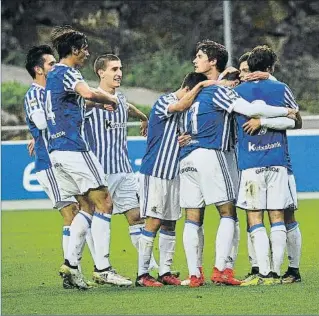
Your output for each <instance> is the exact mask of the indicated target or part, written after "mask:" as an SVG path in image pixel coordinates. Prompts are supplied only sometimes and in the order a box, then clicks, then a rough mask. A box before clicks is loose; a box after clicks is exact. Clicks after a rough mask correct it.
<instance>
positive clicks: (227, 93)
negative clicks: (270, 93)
mask: <svg viewBox="0 0 319 316" xmlns="http://www.w3.org/2000/svg"><path fill="white" fill-rule="evenodd" d="M213 102H214V103H215V104H216V105H217V106H219V107H221V108H222V109H224V110H226V111H227V112H229V113H231V112H232V111H234V112H236V113H239V114H242V115H245V116H248V117H262V116H264V117H279V116H289V117H292V118H295V114H296V112H297V111H296V110H295V109H291V108H285V107H277V106H270V105H267V104H265V102H264V101H262V100H260V101H259V100H256V101H254V104H252V103H250V102H248V101H246V100H245V99H243V98H241V97H240V96H239V95H238V93H237V92H235V91H234V90H231V89H229V88H226V87H223V88H222V87H220V88H219V89H218V90H217V91H216V92H215V94H214V96H213Z"/></svg>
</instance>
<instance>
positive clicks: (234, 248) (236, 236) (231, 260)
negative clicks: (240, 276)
mask: <svg viewBox="0 0 319 316" xmlns="http://www.w3.org/2000/svg"><path fill="white" fill-rule="evenodd" d="M239 240H240V227H239V220H238V218H237V219H236V221H235V231H234V238H233V243H232V248H231V251H230V255H229V256H228V258H227V260H226V268H228V269H232V270H233V269H234V267H235V261H236V259H237V255H238V246H239Z"/></svg>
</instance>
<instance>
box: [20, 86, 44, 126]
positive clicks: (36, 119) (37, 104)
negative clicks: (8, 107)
mask: <svg viewBox="0 0 319 316" xmlns="http://www.w3.org/2000/svg"><path fill="white" fill-rule="evenodd" d="M25 102H26V111H27V115H28V117H29V119H30V120H31V121H32V122H33V123H34V124H35V126H36V127H37V129H39V130H43V129H46V128H47V126H48V125H47V120H46V117H45V113H44V110H43V100H42V99H41V96H40V93H39V91H37V90H34V91H33V92H32V94H31V95H26V97H25Z"/></svg>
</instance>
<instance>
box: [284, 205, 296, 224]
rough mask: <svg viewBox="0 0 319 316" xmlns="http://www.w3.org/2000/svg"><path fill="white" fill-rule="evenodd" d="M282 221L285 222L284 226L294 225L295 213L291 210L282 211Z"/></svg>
mask: <svg viewBox="0 0 319 316" xmlns="http://www.w3.org/2000/svg"><path fill="white" fill-rule="evenodd" d="M284 221H285V224H286V225H288V224H291V223H294V222H295V221H296V218H295V211H294V210H292V209H287V210H285V211H284Z"/></svg>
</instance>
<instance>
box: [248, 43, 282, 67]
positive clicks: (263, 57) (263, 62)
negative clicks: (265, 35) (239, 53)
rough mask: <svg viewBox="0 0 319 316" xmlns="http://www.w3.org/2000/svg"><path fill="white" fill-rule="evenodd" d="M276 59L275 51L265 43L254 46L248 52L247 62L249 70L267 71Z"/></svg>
mask: <svg viewBox="0 0 319 316" xmlns="http://www.w3.org/2000/svg"><path fill="white" fill-rule="evenodd" d="M277 61H278V57H277V55H276V53H275V52H274V51H273V50H272V49H271V48H270V47H269V46H267V45H262V46H256V47H255V48H254V49H253V50H252V51H251V53H250V55H249V57H248V60H247V63H248V67H249V70H250V71H251V72H253V71H267V70H268V69H269V68H271V67H273V66H274V65H275V63H276V62H277Z"/></svg>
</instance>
